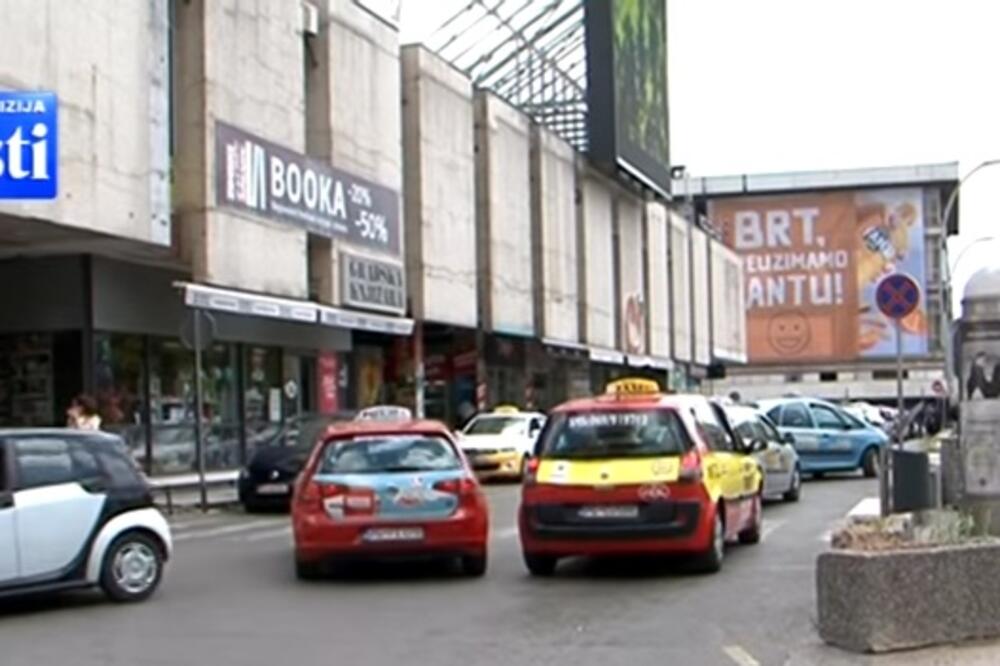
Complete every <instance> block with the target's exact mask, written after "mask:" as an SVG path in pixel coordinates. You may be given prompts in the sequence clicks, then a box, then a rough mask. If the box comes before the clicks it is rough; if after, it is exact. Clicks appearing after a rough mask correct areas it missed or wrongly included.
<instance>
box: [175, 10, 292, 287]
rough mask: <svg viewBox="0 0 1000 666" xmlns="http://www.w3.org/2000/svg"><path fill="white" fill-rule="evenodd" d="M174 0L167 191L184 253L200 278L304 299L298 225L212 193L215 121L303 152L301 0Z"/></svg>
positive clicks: (195, 275) (210, 281) (225, 284)
mask: <svg viewBox="0 0 1000 666" xmlns="http://www.w3.org/2000/svg"><path fill="white" fill-rule="evenodd" d="M175 6H176V13H177V43H176V47H175V53H176V72H175V81H176V93H175V122H176V126H175V136H176V149H175V155H174V179H175V189H174V192H175V196H176V214H177V217H178V219H179V221H180V226H181V235H180V238H181V243H180V245H181V251H182V255H183V256H184V258H185V259H187V260H188V261H189V262H191V265H192V272H193V273H194V277H195V279H197V280H199V281H204V282H209V283H213V284H219V285H223V286H230V287H236V288H240V289H247V290H251V291H260V292H266V293H270V294H277V295H282V296H293V297H305V296H306V295H307V284H306V283H307V251H306V233H305V232H304V231H301V230H299V229H297V228H295V227H292V226H289V225H286V224H281V223H276V222H268V221H265V220H263V219H260V218H257V217H254V216H252V215H249V214H244V213H238V212H233V211H231V210H228V209H220V208H217V207H216V206H215V194H214V173H215V125H214V120H215V119H219V120H223V121H225V122H228V123H231V124H233V125H236V126H237V127H240V128H241V129H244V130H246V131H248V132H251V133H253V134H256V135H258V136H260V137H262V138H265V139H268V140H270V141H274V142H275V143H279V144H281V145H283V146H285V147H287V148H290V149H292V150H296V151H299V152H305V102H304V83H303V81H304V73H303V71H304V58H305V54H304V49H303V39H302V34H301V32H300V25H301V10H300V7H299V4H298V3H273V2H262V3H253V4H251V3H246V2H238V1H237V0H214V1H209V0H191V1H190V2H178V3H176V5H175ZM205 45H208V46H209V47H210V49H209V50H208V51H207V52H206V50H205V48H204V47H205Z"/></svg>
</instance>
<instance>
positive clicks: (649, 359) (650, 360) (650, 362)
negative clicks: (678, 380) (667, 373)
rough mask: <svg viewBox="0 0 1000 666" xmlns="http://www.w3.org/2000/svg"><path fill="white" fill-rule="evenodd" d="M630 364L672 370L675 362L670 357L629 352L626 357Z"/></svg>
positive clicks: (634, 366) (631, 365)
mask: <svg viewBox="0 0 1000 666" xmlns="http://www.w3.org/2000/svg"><path fill="white" fill-rule="evenodd" d="M625 359H626V361H628V365H629V366H630V367H633V368H656V369H657V370H670V369H672V368H673V367H674V362H673V361H671V360H670V359H669V358H658V357H656V356H645V355H641V354H628V355H627V356H626V357H625Z"/></svg>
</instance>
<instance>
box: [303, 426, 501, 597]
mask: <svg viewBox="0 0 1000 666" xmlns="http://www.w3.org/2000/svg"><path fill="white" fill-rule="evenodd" d="M399 413H400V414H402V412H401V411H400V412H399ZM371 414H372V415H371V416H365V412H362V414H361V415H360V416H361V418H359V419H357V420H355V421H352V422H349V423H338V424H337V425H335V426H333V427H331V428H329V429H328V430H327V431H326V432H325V433H324V437H323V438H322V439H320V441H319V442H318V443H317V444H316V446H315V447H314V449H313V452H312V454H311V455H310V457H309V461H308V463H307V464H306V467H305V469H304V470H303V472H302V474H301V475H300V476H299V480H298V481H297V482H296V486H295V495H294V499H293V501H292V528H293V533H294V539H295V570H296V573H297V575H298V577H299V578H303V579H311V578H315V577H317V576H320V575H322V574H323V573H324V571H325V569H326V567H327V565H328V564H330V563H331V562H336V561H337V560H340V559H363V560H378V559H407V558H412V557H418V558H427V557H438V558H449V559H451V558H455V559H458V560H459V562H460V563H461V565H462V570H463V572H464V573H465V574H466V575H468V576H482V575H483V574H484V573H486V564H487V542H488V539H489V508H488V506H487V504H486V497H485V495H484V494H483V492H482V489H481V488H480V487H479V482H478V481H477V480H476V477H475V474H473V472H472V469H471V468H470V467H469V465H468V463H467V462H466V460H465V459H464V458H463V457H462V455H461V453H460V452H459V449H458V445H457V444H456V442H455V440H454V438H453V435H452V433H451V432H449V431H448V429H447V428H446V427H445V426H444V424H442V423H439V422H437V421H420V420H413V419H412V418H410V417H409V416H408V415H406V416H405V418H404V417H402V416H400V417H396V416H392V414H391V412H389V411H387V410H379V411H378V412H375V413H371Z"/></svg>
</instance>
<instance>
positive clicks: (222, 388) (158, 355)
mask: <svg viewBox="0 0 1000 666" xmlns="http://www.w3.org/2000/svg"><path fill="white" fill-rule="evenodd" d="M150 345H151V347H150V362H151V366H150V382H149V384H150V390H149V393H150V417H151V421H152V432H153V446H152V449H153V460H152V463H151V465H150V468H151V471H152V472H153V474H177V473H184V472H193V471H196V470H197V466H198V460H197V448H196V447H195V431H194V425H195V424H194V421H195V405H194V355H193V353H192V352H191V351H190V350H188V349H186V348H185V347H184V346H183V345H182V344H181V342H180V341H179V340H168V339H151V340H150ZM236 371H237V364H236V347H235V346H234V345H230V344H221V343H220V344H216V345H213V346H212V347H211V348H209V349H206V350H205V352H204V354H203V355H202V410H201V411H202V418H203V421H202V425H203V437H204V446H205V466H206V469H209V470H216V469H230V468H233V467H236V466H237V465H239V464H240V462H241V460H240V437H239V412H238V409H237V408H238V403H237V372H236Z"/></svg>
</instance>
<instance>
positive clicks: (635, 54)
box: [584, 0, 670, 193]
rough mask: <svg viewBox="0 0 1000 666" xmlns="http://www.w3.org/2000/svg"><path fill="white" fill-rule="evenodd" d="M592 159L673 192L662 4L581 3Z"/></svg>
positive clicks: (639, 0)
mask: <svg viewBox="0 0 1000 666" xmlns="http://www.w3.org/2000/svg"><path fill="white" fill-rule="evenodd" d="M584 9H585V17H586V18H585V22H586V31H587V106H588V130H589V139H590V148H589V150H590V153H591V155H592V156H593V157H594V159H596V160H597V161H598V162H603V163H605V164H612V165H615V166H616V167H618V168H622V169H624V170H626V171H628V172H630V173H631V174H632V175H633V176H635V177H636V178H639V179H640V180H642V181H644V182H646V184H647V185H649V186H651V187H652V188H654V189H657V190H660V191H661V192H663V193H669V191H670V133H669V116H668V109H669V105H668V102H667V8H666V1H665V0H592V1H590V2H587V3H585V5H584Z"/></svg>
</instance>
